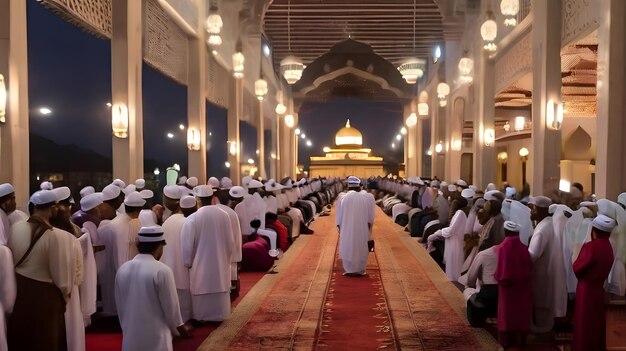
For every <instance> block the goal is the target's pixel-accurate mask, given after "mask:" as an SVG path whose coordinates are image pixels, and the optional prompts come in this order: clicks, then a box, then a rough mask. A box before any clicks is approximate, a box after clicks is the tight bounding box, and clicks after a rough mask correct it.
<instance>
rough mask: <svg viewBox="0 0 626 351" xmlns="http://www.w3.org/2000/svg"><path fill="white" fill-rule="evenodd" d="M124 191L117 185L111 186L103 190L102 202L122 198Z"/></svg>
mask: <svg viewBox="0 0 626 351" xmlns="http://www.w3.org/2000/svg"><path fill="white" fill-rule="evenodd" d="M121 192H122V189H120V188H119V187H118V186H117V185H115V184H109V185H107V186H105V187H104V189H102V201H109V200H113V199H115V198H116V197H118V196H120V193H121Z"/></svg>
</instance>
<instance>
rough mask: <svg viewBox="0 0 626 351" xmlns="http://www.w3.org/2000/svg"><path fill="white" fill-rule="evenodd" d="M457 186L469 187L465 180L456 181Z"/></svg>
mask: <svg viewBox="0 0 626 351" xmlns="http://www.w3.org/2000/svg"><path fill="white" fill-rule="evenodd" d="M456 185H458V186H461V187H466V186H467V182H466V181H464V180H463V179H459V180H457V181H456Z"/></svg>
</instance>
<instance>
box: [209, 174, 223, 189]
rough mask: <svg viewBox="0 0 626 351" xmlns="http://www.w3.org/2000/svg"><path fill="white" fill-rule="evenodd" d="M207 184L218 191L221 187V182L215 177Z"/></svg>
mask: <svg viewBox="0 0 626 351" xmlns="http://www.w3.org/2000/svg"><path fill="white" fill-rule="evenodd" d="M206 183H207V185H210V186H211V188H213V189H218V188H219V187H220V180H219V179H217V178H215V177H211V178H209V180H207V181H206Z"/></svg>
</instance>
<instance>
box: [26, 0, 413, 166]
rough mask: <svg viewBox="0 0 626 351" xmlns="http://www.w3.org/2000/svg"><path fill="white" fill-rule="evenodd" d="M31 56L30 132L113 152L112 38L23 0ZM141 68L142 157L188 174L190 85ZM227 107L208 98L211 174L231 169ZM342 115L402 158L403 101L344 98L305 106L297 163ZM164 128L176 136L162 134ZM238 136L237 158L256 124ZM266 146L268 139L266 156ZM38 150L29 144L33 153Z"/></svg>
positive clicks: (252, 147) (325, 140)
mask: <svg viewBox="0 0 626 351" xmlns="http://www.w3.org/2000/svg"><path fill="white" fill-rule="evenodd" d="M28 57H29V62H28V68H29V105H30V131H31V133H35V134H38V135H41V136H43V137H45V138H48V139H51V140H53V141H54V142H56V143H58V144H63V145H65V144H75V145H78V146H80V147H81V148H84V149H88V150H92V151H94V152H96V153H98V154H101V155H104V156H106V157H111V117H110V116H111V114H110V110H109V108H108V107H107V106H106V104H107V103H108V102H110V101H111V45H110V42H109V41H108V40H103V39H98V38H96V37H94V36H92V35H90V34H87V33H84V32H82V31H81V30H80V29H79V28H77V27H75V26H74V25H72V24H69V23H67V22H66V21H64V20H63V19H62V18H60V17H59V16H57V15H55V14H53V13H52V12H50V11H49V10H47V9H46V8H44V7H43V6H42V5H40V4H38V3H37V2H36V0H28ZM142 74H143V112H144V116H143V118H144V145H145V147H144V156H145V158H146V159H152V160H153V161H154V162H156V165H157V166H159V167H160V168H162V169H164V168H166V167H167V166H170V165H172V164H173V163H179V164H180V165H181V167H182V173H185V172H186V158H187V150H186V131H181V130H180V129H179V128H178V125H179V124H181V123H182V124H186V119H187V117H186V116H187V89H186V87H185V86H183V85H180V84H178V83H176V82H175V81H173V80H171V79H170V78H168V77H166V76H164V75H162V74H160V73H159V72H157V71H156V70H154V69H152V68H151V67H149V66H148V65H146V64H145V63H144V67H143V73H142ZM43 106H45V107H49V108H50V109H51V110H52V111H53V112H52V114H51V115H48V116H44V115H42V114H41V113H39V108H40V107H43ZM226 113H227V111H226V110H225V109H223V108H220V107H217V106H214V105H212V104H210V103H207V130H208V132H211V135H209V134H208V133H207V136H206V137H207V153H208V155H207V159H208V161H207V163H208V174H209V175H215V176H220V177H221V176H225V175H227V172H228V169H227V168H226V167H225V166H224V162H225V161H226V152H227V150H226ZM346 118H350V121H351V123H352V126H353V127H356V128H357V129H359V130H360V131H361V132H362V133H363V139H364V144H365V146H368V147H371V148H372V149H373V150H372V153H373V154H375V155H379V156H384V157H385V158H386V159H389V160H395V161H399V162H401V161H402V149H401V147H400V148H398V147H397V148H396V149H395V150H393V149H392V148H391V143H392V142H395V143H396V145H398V144H399V145H400V146H401V145H402V142H397V141H396V140H395V139H394V137H395V135H396V134H398V133H399V130H400V128H401V126H402V107H401V106H400V105H399V104H390V103H377V102H372V101H366V100H357V99H352V98H341V99H337V100H333V101H330V102H326V103H320V102H309V103H305V104H304V105H303V106H302V108H301V111H300V128H301V129H302V130H303V131H304V132H305V133H306V134H307V139H311V141H312V142H313V147H311V148H309V147H307V146H306V145H305V144H304V141H302V142H301V143H300V163H305V164H306V163H307V161H308V156H310V155H323V152H322V147H323V146H331V147H332V146H334V134H335V132H336V131H337V130H338V129H339V128H341V127H343V126H344V125H345V120H346ZM168 132H172V133H173V134H174V138H171V139H170V138H167V137H166V134H167V133H168ZM241 138H242V143H243V154H242V160H243V161H245V160H247V158H248V157H253V158H256V155H255V151H256V130H255V128H254V127H252V126H250V125H246V124H245V123H242V125H241ZM266 139H268V138H267V137H266ZM301 140H302V139H301ZM269 145H270V143H269V141H268V143H267V146H266V150H267V154H268V155H269V153H270V148H269ZM42 151H44V150H33V149H31V153H32V152H42ZM153 164H155V163H150V165H153ZM146 167H148V162H146ZM268 167H269V166H268ZM145 171H146V172H152V169H146V170H145Z"/></svg>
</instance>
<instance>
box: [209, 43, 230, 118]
mask: <svg viewBox="0 0 626 351" xmlns="http://www.w3.org/2000/svg"><path fill="white" fill-rule="evenodd" d="M207 60H208V62H207V69H206V75H207V76H206V79H207V82H206V98H207V100H209V101H210V102H212V103H214V104H216V105H218V106H221V107H224V108H228V103H229V100H228V99H229V93H230V89H231V85H230V84H231V83H232V79H233V78H232V76H231V75H230V74H229V72H228V71H227V70H226V69H225V68H224V67H222V65H220V64H219V63H218V62H217V61H216V60H215V59H214V58H213V57H212V56H211V55H207Z"/></svg>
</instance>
